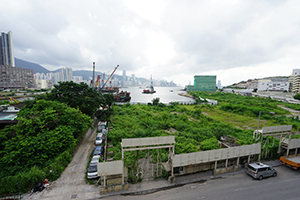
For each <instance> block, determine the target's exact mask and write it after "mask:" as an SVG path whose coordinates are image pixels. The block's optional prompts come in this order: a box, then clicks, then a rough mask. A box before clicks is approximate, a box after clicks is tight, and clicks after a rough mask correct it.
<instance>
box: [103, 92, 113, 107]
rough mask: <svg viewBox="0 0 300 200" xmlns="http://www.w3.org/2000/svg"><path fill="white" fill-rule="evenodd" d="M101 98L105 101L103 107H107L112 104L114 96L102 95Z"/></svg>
mask: <svg viewBox="0 0 300 200" xmlns="http://www.w3.org/2000/svg"><path fill="white" fill-rule="evenodd" d="M103 97H104V99H105V105H108V106H109V107H111V106H112V104H113V103H114V95H113V94H103Z"/></svg>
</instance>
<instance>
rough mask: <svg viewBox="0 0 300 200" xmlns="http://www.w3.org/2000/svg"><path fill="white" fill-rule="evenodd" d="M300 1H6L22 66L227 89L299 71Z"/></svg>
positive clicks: (5, 22) (0, 25)
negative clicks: (199, 81)
mask: <svg viewBox="0 0 300 200" xmlns="http://www.w3.org/2000/svg"><path fill="white" fill-rule="evenodd" d="M299 8H300V1H299V0H294V1H293V0H291V1H288V0H287V1H284V0H244V1H239V0H226V1H224V0H219V1H214V0H149V1H144V0H124V1H122V0H105V1H104V0H88V1H82V0H1V7H0V31H1V32H8V31H12V33H13V45H14V54H15V57H16V58H19V59H23V60H26V61H30V62H35V63H38V64H40V65H42V66H43V67H45V68H47V69H48V70H55V69H58V68H61V67H70V68H72V69H73V70H82V69H85V70H92V66H93V64H92V63H93V62H96V70H97V71H101V72H106V74H110V73H111V72H112V70H113V69H114V68H115V67H116V66H117V65H120V67H119V69H118V70H117V72H116V74H119V75H121V74H122V70H126V75H128V76H131V74H135V76H136V77H144V78H149V77H150V75H151V74H152V77H153V79H164V80H167V81H171V80H173V81H174V82H175V83H177V84H181V85H187V84H189V82H191V83H192V84H193V77H194V75H216V76H217V80H221V84H222V85H223V86H225V85H230V84H233V83H237V82H240V81H242V80H248V79H254V78H263V77H267V76H289V75H290V74H292V70H293V69H297V68H300V11H299Z"/></svg>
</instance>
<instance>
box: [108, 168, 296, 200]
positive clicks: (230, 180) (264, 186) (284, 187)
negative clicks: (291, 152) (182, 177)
mask: <svg viewBox="0 0 300 200" xmlns="http://www.w3.org/2000/svg"><path fill="white" fill-rule="evenodd" d="M276 170H277V172H278V176H277V177H270V178H265V179H263V180H261V181H259V180H254V179H252V177H250V176H248V175H247V174H246V173H245V171H244V170H241V171H240V172H239V173H236V174H233V175H228V176H223V177H222V178H220V179H213V180H208V181H206V182H204V183H196V184H188V185H185V186H182V187H178V188H174V189H170V190H165V191H160V192H156V193H153V194H148V195H142V196H112V197H108V198H107V199H110V200H111V199H130V200H133V199H151V200H154V199H155V200H158V199H164V200H168V199H172V200H173V199H204V200H207V199H222V200H233V199H234V200H235V199H242V200H248V199H249V200H260V199H264V200H266V199H275V200H276V199H281V200H283V199H284V200H287V199H295V200H296V199H297V200H299V199H300V171H299V170H298V171H295V170H293V169H290V168H287V167H286V166H279V167H276Z"/></svg>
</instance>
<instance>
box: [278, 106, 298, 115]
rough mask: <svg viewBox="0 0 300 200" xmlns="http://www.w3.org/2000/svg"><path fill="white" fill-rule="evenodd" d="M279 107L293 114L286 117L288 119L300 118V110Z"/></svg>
mask: <svg viewBox="0 0 300 200" xmlns="http://www.w3.org/2000/svg"><path fill="white" fill-rule="evenodd" d="M277 106H278V107H280V108H282V109H284V110H287V111H289V112H290V113H291V114H292V115H286V116H287V117H291V116H294V117H296V116H298V117H300V111H298V110H294V109H291V108H287V107H284V106H282V105H277Z"/></svg>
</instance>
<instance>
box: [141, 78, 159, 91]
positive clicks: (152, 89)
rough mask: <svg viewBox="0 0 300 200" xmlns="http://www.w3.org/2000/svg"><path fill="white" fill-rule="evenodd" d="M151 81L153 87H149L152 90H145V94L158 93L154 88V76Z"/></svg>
mask: <svg viewBox="0 0 300 200" xmlns="http://www.w3.org/2000/svg"><path fill="white" fill-rule="evenodd" d="M150 80H151V85H150V87H149V88H150V89H147V90H143V92H142V93H143V94H153V93H155V92H156V91H155V90H154V87H153V82H152V76H151V78H150Z"/></svg>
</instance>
